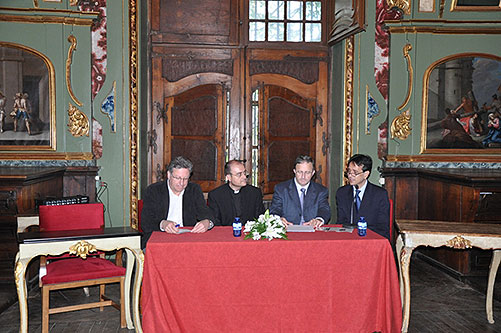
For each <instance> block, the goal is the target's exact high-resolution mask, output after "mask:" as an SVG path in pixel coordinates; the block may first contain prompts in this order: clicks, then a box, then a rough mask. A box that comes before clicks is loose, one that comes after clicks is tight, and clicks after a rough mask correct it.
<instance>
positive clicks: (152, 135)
mask: <svg viewBox="0 0 501 333" xmlns="http://www.w3.org/2000/svg"><path fill="white" fill-rule="evenodd" d="M147 136H148V151H149V150H150V148H151V150H153V154H155V155H156V154H157V150H158V146H157V138H158V136H157V131H156V130H155V129H153V130H151V131H149V132H148V133H147Z"/></svg>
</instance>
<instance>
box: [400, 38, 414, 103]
mask: <svg viewBox="0 0 501 333" xmlns="http://www.w3.org/2000/svg"><path fill="white" fill-rule="evenodd" d="M410 50H412V45H411V44H406V45H405V46H404V49H403V53H404V58H405V60H406V61H407V73H408V75H409V79H408V85H407V96H406V97H405V100H404V102H403V103H402V105H400V106H399V107H398V109H399V110H402V109H403V108H404V107H405V106H406V105H407V103H409V100H410V99H411V94H412V84H413V76H414V69H413V68H412V63H411V56H410V55H409V51H410Z"/></svg>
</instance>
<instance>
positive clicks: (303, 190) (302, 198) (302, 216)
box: [299, 188, 306, 224]
mask: <svg viewBox="0 0 501 333" xmlns="http://www.w3.org/2000/svg"><path fill="white" fill-rule="evenodd" d="M305 195H306V189H305V188H302V189H301V195H300V196H299V203H300V204H301V223H300V224H303V223H304V213H303V206H304V196H305Z"/></svg>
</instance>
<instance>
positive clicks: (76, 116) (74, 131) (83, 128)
mask: <svg viewBox="0 0 501 333" xmlns="http://www.w3.org/2000/svg"><path fill="white" fill-rule="evenodd" d="M69 105H70V106H69V109H68V130H69V131H70V133H71V135H73V136H74V137H79V136H84V135H85V136H89V118H87V116H86V115H85V113H83V112H82V111H80V110H79V109H78V108H77V107H76V106H74V105H71V103H70V104H69Z"/></svg>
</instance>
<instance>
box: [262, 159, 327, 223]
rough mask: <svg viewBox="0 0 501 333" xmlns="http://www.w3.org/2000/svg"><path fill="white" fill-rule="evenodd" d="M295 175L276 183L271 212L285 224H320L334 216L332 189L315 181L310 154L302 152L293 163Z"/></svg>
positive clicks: (313, 166)
mask: <svg viewBox="0 0 501 333" xmlns="http://www.w3.org/2000/svg"><path fill="white" fill-rule="evenodd" d="M292 171H293V172H294V175H295V177H294V178H292V179H290V180H287V181H285V182H282V183H280V184H278V185H276V186H275V191H274V193H273V200H272V201H271V208H270V212H271V213H272V214H275V215H279V216H280V217H281V218H282V222H283V223H284V224H285V225H290V224H302V225H311V226H313V227H314V228H316V229H317V228H319V227H320V226H321V225H323V224H324V223H327V222H328V221H329V219H330V217H331V208H330V206H329V190H328V189H327V188H326V187H325V186H323V185H321V184H318V183H315V182H312V181H311V179H312V178H313V176H314V175H315V165H314V163H313V159H312V158H311V157H310V156H306V155H300V156H299V157H298V158H296V162H295V163H294V169H293V170H292Z"/></svg>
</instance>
